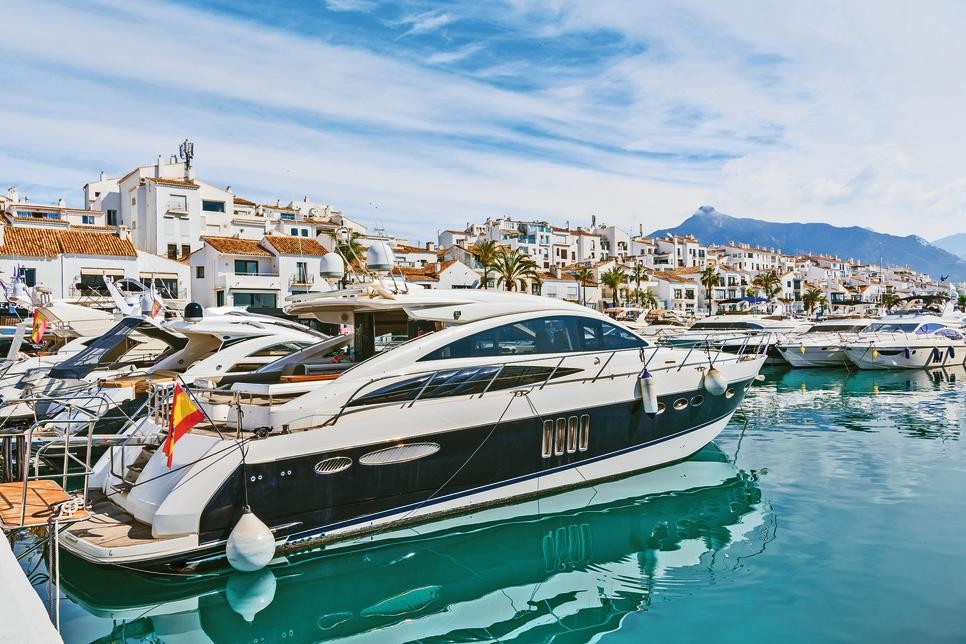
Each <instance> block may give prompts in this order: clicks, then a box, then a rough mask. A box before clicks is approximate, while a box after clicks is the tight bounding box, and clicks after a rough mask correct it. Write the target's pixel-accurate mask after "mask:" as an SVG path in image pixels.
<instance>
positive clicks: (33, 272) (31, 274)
mask: <svg viewBox="0 0 966 644" xmlns="http://www.w3.org/2000/svg"><path fill="white" fill-rule="evenodd" d="M20 274H21V275H23V283H24V284H26V285H27V286H37V269H36V268H21V269H20Z"/></svg>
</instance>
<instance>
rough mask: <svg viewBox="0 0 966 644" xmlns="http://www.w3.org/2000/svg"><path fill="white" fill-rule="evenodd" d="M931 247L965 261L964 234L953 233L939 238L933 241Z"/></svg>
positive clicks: (965, 246)
mask: <svg viewBox="0 0 966 644" xmlns="http://www.w3.org/2000/svg"><path fill="white" fill-rule="evenodd" d="M932 245H933V246H937V247H939V248H942V249H943V250H945V251H949V252H950V253H952V254H953V255H958V256H959V257H962V258H963V259H966V233H955V234H953V235H947V236H945V237H940V238H939V239H937V240H935V241H933V242H932Z"/></svg>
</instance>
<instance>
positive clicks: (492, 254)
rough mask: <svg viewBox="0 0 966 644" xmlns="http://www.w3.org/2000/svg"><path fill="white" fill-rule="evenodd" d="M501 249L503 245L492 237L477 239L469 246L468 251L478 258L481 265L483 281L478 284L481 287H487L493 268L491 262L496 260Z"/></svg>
mask: <svg viewBox="0 0 966 644" xmlns="http://www.w3.org/2000/svg"><path fill="white" fill-rule="evenodd" d="M502 249H503V247H502V246H500V245H499V244H498V243H496V242H495V241H493V240H492V239H484V240H481V241H478V242H476V243H475V244H473V245H472V246H471V247H470V252H471V253H472V254H473V256H474V257H476V259H477V260H479V262H480V265H481V266H482V267H483V283H482V284H481V285H480V287H481V288H489V282H490V271H491V270H492V269H493V262H495V261H496V258H497V256H498V255H499V254H500V251H501V250H502Z"/></svg>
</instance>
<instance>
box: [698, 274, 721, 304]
mask: <svg viewBox="0 0 966 644" xmlns="http://www.w3.org/2000/svg"><path fill="white" fill-rule="evenodd" d="M717 285H718V269H717V268H716V267H714V266H708V267H707V268H705V269H704V270H703V271H701V286H703V287H704V292H705V295H707V297H708V315H711V312H712V310H713V306H714V290H713V289H714V287H715V286H717Z"/></svg>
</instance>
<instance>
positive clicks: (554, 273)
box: [550, 264, 560, 279]
mask: <svg viewBox="0 0 966 644" xmlns="http://www.w3.org/2000/svg"><path fill="white" fill-rule="evenodd" d="M550 277H553V278H555V279H560V265H559V264H554V265H553V266H551V267H550Z"/></svg>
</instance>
